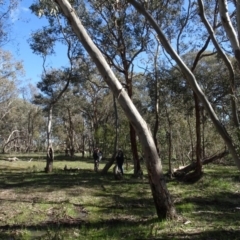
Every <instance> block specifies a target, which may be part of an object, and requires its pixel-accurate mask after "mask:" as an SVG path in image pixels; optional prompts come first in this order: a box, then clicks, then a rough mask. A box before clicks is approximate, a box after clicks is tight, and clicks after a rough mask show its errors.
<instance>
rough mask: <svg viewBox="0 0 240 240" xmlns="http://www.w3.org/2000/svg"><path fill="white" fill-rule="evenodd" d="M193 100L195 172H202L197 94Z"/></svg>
mask: <svg viewBox="0 0 240 240" xmlns="http://www.w3.org/2000/svg"><path fill="white" fill-rule="evenodd" d="M194 101H195V117H196V138H197V139H196V140H197V141H196V174H201V173H202V162H201V159H202V150H201V143H202V141H201V121H200V108H199V101H198V98H197V95H196V94H195V93H194Z"/></svg>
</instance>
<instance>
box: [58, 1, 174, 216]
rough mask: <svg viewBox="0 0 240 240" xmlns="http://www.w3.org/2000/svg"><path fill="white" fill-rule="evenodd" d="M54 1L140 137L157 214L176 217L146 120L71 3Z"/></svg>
mask: <svg viewBox="0 0 240 240" xmlns="http://www.w3.org/2000/svg"><path fill="white" fill-rule="evenodd" d="M55 2H56V3H58V5H59V6H60V8H61V10H62V12H63V14H64V15H65V17H66V18H67V19H68V21H69V24H70V25H71V27H72V29H73V31H74V32H75V34H76V35H77V37H78V38H79V40H80V41H81V43H82V45H83V46H84V48H85V49H86V51H87V52H88V53H89V55H90V56H91V58H92V60H93V61H94V62H95V64H96V66H97V68H98V70H99V72H100V73H101V75H102V77H103V78H104V80H105V82H106V83H107V84H108V86H109V87H110V89H111V90H112V92H113V94H114V96H115V97H116V98H117V99H118V102H119V104H120V106H121V107H122V109H123V110H124V112H125V114H126V116H127V117H128V119H129V121H130V123H131V124H132V126H133V127H134V129H135V131H136V133H137V135H138V137H139V139H140V142H141V144H142V146H143V150H144V154H145V159H146V165H147V169H148V175H149V181H150V186H151V190H152V195H153V199H154V203H155V207H156V210H157V215H158V217H159V218H166V217H169V218H174V217H176V211H175V208H174V206H173V202H172V200H171V197H170V194H169V192H168V190H167V187H166V183H165V180H164V176H163V171H162V165H161V161H160V159H159V157H158V154H157V150H156V147H155V144H154V141H153V138H152V136H151V132H150V130H149V129H148V126H147V124H146V122H145V121H144V120H143V118H142V117H141V115H140V114H139V112H138V111H137V109H136V107H135V106H134V105H133V103H132V101H131V99H130V98H129V96H128V94H127V92H126V91H125V89H124V88H123V86H122V85H121V83H120V82H119V81H118V79H117V78H116V76H115V75H114V73H113V71H112V70H111V68H110V67H109V65H108V64H107V62H106V60H105V59H104V57H103V55H102V54H101V52H100V51H99V49H98V48H97V47H96V46H95V44H94V43H93V41H92V40H91V38H90V37H89V35H88V34H87V32H86V30H85V28H84V27H83V25H82V23H81V21H80V19H79V18H78V16H77V15H76V13H75V10H74V9H73V8H72V6H71V5H70V3H69V2H68V1H67V0H55Z"/></svg>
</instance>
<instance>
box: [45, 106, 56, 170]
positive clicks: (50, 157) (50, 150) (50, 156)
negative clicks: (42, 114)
mask: <svg viewBox="0 0 240 240" xmlns="http://www.w3.org/2000/svg"><path fill="white" fill-rule="evenodd" d="M52 110H53V106H52V105H50V108H49V111H48V126H47V162H46V167H45V171H46V172H47V173H49V172H52V170H53V160H54V151H53V146H52V139H51V129H52Z"/></svg>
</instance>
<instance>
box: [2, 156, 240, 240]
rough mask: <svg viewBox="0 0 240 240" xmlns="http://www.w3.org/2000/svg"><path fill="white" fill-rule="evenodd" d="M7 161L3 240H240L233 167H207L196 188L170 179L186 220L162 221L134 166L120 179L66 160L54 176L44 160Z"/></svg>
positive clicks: (239, 188) (238, 188)
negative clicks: (134, 174) (135, 174)
mask: <svg viewBox="0 0 240 240" xmlns="http://www.w3.org/2000/svg"><path fill="white" fill-rule="evenodd" d="M7 157H8V156H7V155H0V172H1V174H0V239H2V240H5V239H6V240H10V239H11V240H13V239H23V240H25V239H34V240H35V239H39V240H40V239H41V240H45V239H46V240H52V239H56V240H58V239H59V240H60V239H64V240H65V239H66V240H68V239H84V240H88V239H109V240H119V239H149V240H150V239H151V240H153V239H191V240H194V239H202V240H223V239H225V240H234V239H240V175H239V171H238V170H237V168H236V167H235V166H234V165H233V164H230V163H228V164H223V163H218V164H216V163H215V164H209V165H206V166H204V175H203V177H202V178H201V179H200V180H199V181H198V182H196V183H194V184H186V183H183V182H179V181H176V180H174V179H172V180H167V186H168V189H169V191H170V193H171V195H172V198H173V201H174V203H175V207H176V209H177V212H178V214H179V218H178V219H177V220H174V221H170V220H161V221H160V220H159V219H158V218H157V215H156V211H155V207H154V203H153V199H152V196H151V191H150V187H149V184H148V179H147V174H146V171H144V177H143V178H142V179H135V178H133V177H132V175H133V169H132V166H131V165H129V166H128V168H127V169H126V167H125V173H126V174H125V175H124V179H122V180H115V179H114V177H113V173H112V170H110V171H109V173H108V174H107V175H104V176H103V175H101V174H100V173H96V172H94V171H93V161H92V159H82V158H80V157H75V158H74V159H71V158H66V157H64V156H60V155H59V156H56V159H55V162H54V171H53V173H49V174H47V173H45V172H43V169H44V167H45V160H44V155H43V154H42V155H38V154H35V155H30V154H28V155H21V156H17V157H18V158H19V161H13V162H9V161H6V158H7ZM4 159H5V160H4ZM30 159H31V161H29V160H30ZM105 163H106V160H105V161H104V160H103V161H102V162H101V164H100V169H101V168H102V167H103V166H104V164H105ZM65 165H67V167H68V169H70V168H72V170H68V171H64V170H63V169H64V166H65ZM166 171H167V169H166Z"/></svg>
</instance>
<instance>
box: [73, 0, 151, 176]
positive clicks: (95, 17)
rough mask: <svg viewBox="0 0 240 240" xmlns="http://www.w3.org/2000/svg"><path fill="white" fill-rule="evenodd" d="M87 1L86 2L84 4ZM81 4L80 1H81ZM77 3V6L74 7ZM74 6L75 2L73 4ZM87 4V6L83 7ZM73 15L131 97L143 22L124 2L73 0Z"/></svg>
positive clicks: (145, 39) (144, 38) (136, 165)
mask: <svg viewBox="0 0 240 240" xmlns="http://www.w3.org/2000/svg"><path fill="white" fill-rule="evenodd" d="M85 2H86V3H87V4H86V3H85ZM81 3H82V4H81ZM78 4H81V7H80V8H78V7H77V6H78ZM73 6H75V5H73ZM84 6H87V7H84ZM76 10H77V14H79V16H81V18H82V21H83V24H84V25H85V26H86V28H87V29H88V32H89V35H90V36H91V37H92V39H93V41H94V43H95V44H96V45H97V46H98V48H99V49H100V51H101V52H102V53H103V54H104V56H105V57H106V59H107V61H108V63H109V64H110V66H111V67H112V68H113V69H114V70H116V71H117V72H119V74H120V75H121V76H122V78H123V80H124V82H123V86H124V87H125V88H126V90H127V93H128V95H129V97H130V98H132V96H133V92H134V91H133V77H132V76H133V71H134V70H135V67H134V61H135V59H136V58H137V57H138V56H139V55H140V54H141V53H142V52H143V51H145V50H146V45H147V42H148V41H149V39H150V38H149V35H150V34H149V31H148V25H147V24H146V22H145V21H144V20H143V19H141V17H140V18H139V15H138V14H135V13H134V12H133V11H132V10H133V9H132V7H131V6H129V4H128V3H127V2H126V1H116V2H114V3H113V2H112V1H95V0H93V1H92V0H91V1H77V2H76ZM129 128H130V129H129V131H130V143H131V149H132V156H133V162H134V174H136V175H137V174H138V172H141V166H140V162H139V156H138V150H137V140H136V133H135V130H134V127H133V126H132V125H131V124H129Z"/></svg>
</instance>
